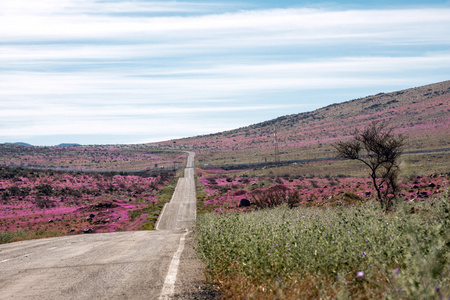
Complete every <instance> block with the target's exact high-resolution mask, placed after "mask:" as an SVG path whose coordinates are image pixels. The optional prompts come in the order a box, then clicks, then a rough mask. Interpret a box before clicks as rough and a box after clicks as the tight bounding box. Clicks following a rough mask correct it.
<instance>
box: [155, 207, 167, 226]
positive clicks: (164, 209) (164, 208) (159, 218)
mask: <svg viewBox="0 0 450 300" xmlns="http://www.w3.org/2000/svg"><path fill="white" fill-rule="evenodd" d="M166 207H167V203H166V204H164V206H163V209H162V211H161V214H160V215H159V217H158V220H157V221H156V226H155V229H156V230H159V228H158V227H159V222H160V221H161V219H162V218H163V215H164V212H165V211H166Z"/></svg>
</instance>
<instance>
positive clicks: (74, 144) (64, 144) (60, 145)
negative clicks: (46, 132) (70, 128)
mask: <svg viewBox="0 0 450 300" xmlns="http://www.w3.org/2000/svg"><path fill="white" fill-rule="evenodd" d="M74 146H81V145H80V144H76V143H61V144H59V145H56V146H55V147H74Z"/></svg>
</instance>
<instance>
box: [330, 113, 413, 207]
mask: <svg viewBox="0 0 450 300" xmlns="http://www.w3.org/2000/svg"><path fill="white" fill-rule="evenodd" d="M405 139H406V137H405V136H403V135H401V134H399V135H395V134H393V133H392V129H388V128H387V127H386V125H383V124H380V123H379V122H373V123H372V124H371V125H369V126H368V127H367V128H365V129H364V130H363V131H362V132H360V131H358V130H356V131H355V133H354V136H353V138H352V139H351V140H349V141H342V142H338V143H336V144H334V145H333V147H334V148H335V149H336V150H337V156H338V157H342V158H345V159H352V160H358V161H361V162H362V163H364V164H365V165H366V166H368V167H369V168H370V177H371V178H372V183H373V186H374V188H375V190H376V191H377V196H378V200H379V201H380V203H381V207H382V208H384V209H385V210H389V209H390V208H391V207H392V204H393V200H394V199H395V198H396V197H397V194H398V191H399V186H398V183H397V178H398V173H399V157H400V155H401V154H402V148H403V146H404V145H405Z"/></svg>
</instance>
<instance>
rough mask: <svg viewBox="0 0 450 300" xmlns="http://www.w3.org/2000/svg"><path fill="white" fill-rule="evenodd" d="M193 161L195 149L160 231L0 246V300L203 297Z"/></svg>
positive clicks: (77, 236)
mask: <svg viewBox="0 0 450 300" xmlns="http://www.w3.org/2000/svg"><path fill="white" fill-rule="evenodd" d="M193 166H194V153H190V154H189V158H188V164H187V168H186V169H185V177H184V178H180V179H179V182H178V185H177V188H176V191H175V193H174V196H173V198H172V200H171V203H170V204H168V205H167V206H166V207H165V209H164V211H163V213H162V216H161V219H160V221H159V222H158V224H157V225H158V230H156V231H135V232H115V233H98V234H85V235H75V236H67V237H60V238H50V239H41V240H32V241H23V242H16V243H11V244H6V245H0V299H170V298H178V299H183V298H184V297H183V296H182V295H183V294H186V293H187V294H189V295H194V296H193V298H197V299H206V297H205V298H203V297H201V296H200V297H197V296H195V294H196V291H195V289H199V286H200V285H201V281H202V275H201V264H200V262H199V261H198V260H197V259H196V258H195V255H193V253H194V252H193V249H192V236H191V234H190V233H189V231H188V230H189V229H191V228H192V227H193V223H194V220H195V205H196V204H195V203H196V200H195V184H194V169H193ZM186 253H188V254H186ZM180 270H182V271H180ZM187 294H186V295H187ZM177 295H178V296H177ZM180 295H181V296H180ZM186 298H189V297H186Z"/></svg>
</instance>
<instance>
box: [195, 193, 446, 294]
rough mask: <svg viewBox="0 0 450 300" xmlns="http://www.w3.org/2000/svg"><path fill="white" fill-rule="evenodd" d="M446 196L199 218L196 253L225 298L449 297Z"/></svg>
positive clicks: (279, 208)
mask: <svg viewBox="0 0 450 300" xmlns="http://www.w3.org/2000/svg"><path fill="white" fill-rule="evenodd" d="M449 209H450V207H449V204H448V196H445V197H442V198H441V199H438V200H435V201H432V202H423V203H400V204H398V205H397V206H396V207H395V210H394V211H392V212H391V213H388V214H387V213H386V212H385V211H384V210H383V209H381V208H380V207H379V206H378V205H377V204H376V203H366V204H362V205H358V206H353V207H339V208H328V209H320V208H296V209H289V208H288V207H287V206H279V207H277V208H274V209H267V210H261V211H256V212H251V213H233V214H229V215H225V216H217V215H214V214H205V215H201V216H199V219H198V222H197V230H196V243H197V244H196V247H197V250H198V253H199V255H200V257H201V259H202V260H203V261H204V262H205V264H206V265H207V268H206V275H207V278H208V279H209V280H210V281H212V282H213V283H215V284H219V285H221V288H222V289H223V290H224V291H225V292H224V293H225V295H226V294H227V293H230V295H233V297H235V298H246V297H250V296H251V297H256V298H258V299H266V298H267V299H274V298H275V299H276V298H278V299H295V298H348V297H350V298H354V297H359V298H366V299H367V298H374V297H382V298H402V299H413V298H417V299H434V298H436V299H437V298H439V297H440V296H450V267H449V266H450V255H449V252H450V251H449V250H450V249H449V248H450V237H449V233H450V214H449Z"/></svg>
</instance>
